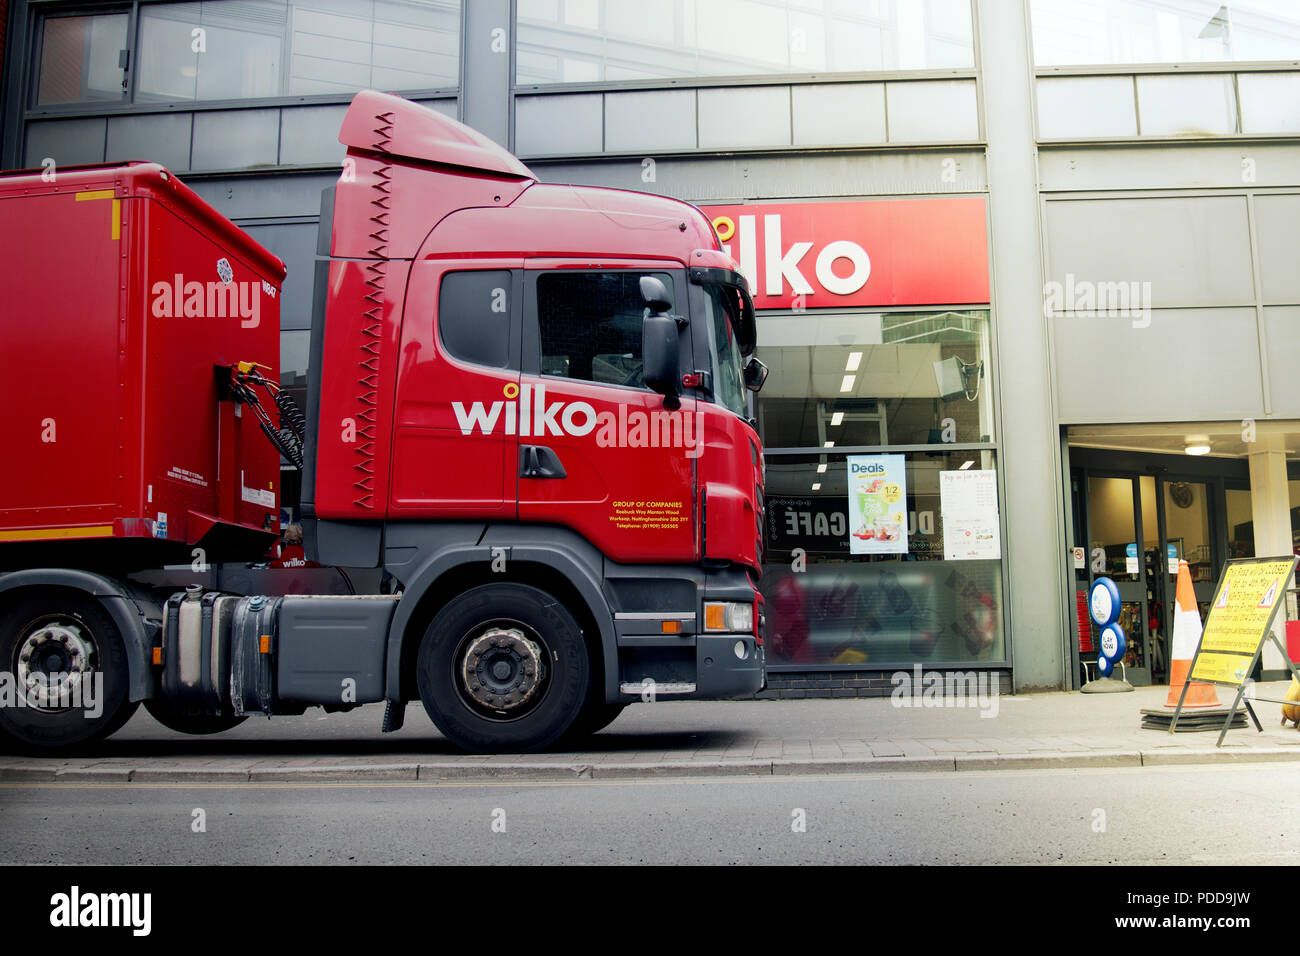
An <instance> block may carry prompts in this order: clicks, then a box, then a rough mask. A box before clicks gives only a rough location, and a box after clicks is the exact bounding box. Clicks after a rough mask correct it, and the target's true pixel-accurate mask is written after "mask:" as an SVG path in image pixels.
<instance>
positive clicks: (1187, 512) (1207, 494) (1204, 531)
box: [1155, 479, 1250, 683]
mask: <svg viewBox="0 0 1300 956" xmlns="http://www.w3.org/2000/svg"><path fill="white" fill-rule="evenodd" d="M1160 488H1161V491H1160V494H1161V508H1160V540H1161V545H1162V547H1161V548H1160V552H1159V554H1160V556H1161V557H1162V558H1163V559H1164V570H1163V572H1162V573H1161V575H1160V577H1161V580H1162V581H1163V588H1162V590H1163V591H1164V597H1162V598H1161V603H1162V605H1163V607H1162V610H1163V613H1157V614H1156V615H1155V617H1156V618H1157V619H1158V620H1160V621H1161V622H1162V624H1163V627H1164V635H1165V637H1166V640H1165V641H1164V646H1165V647H1169V646H1171V643H1170V641H1169V640H1168V639H1167V638H1168V637H1169V636H1170V635H1171V634H1172V628H1173V624H1174V614H1175V613H1176V612H1177V610H1178V608H1177V605H1176V603H1175V597H1176V593H1177V582H1178V561H1179V560H1180V559H1181V560H1185V561H1186V562H1187V566H1188V570H1189V572H1190V574H1191V577H1192V590H1193V591H1194V592H1195V593H1196V604H1197V606H1198V608H1199V610H1200V612H1201V620H1204V619H1205V615H1206V614H1208V613H1209V610H1210V602H1211V601H1212V600H1213V599H1214V586H1215V583H1216V582H1217V581H1218V579H1219V571H1220V569H1221V567H1222V560H1221V556H1220V554H1219V552H1218V549H1217V548H1216V547H1215V544H1214V539H1215V534H1214V528H1215V502H1216V500H1217V491H1218V488H1217V486H1216V485H1215V484H1213V483H1211V482H1206V481H1184V480H1180V479H1167V480H1163V481H1161V482H1160ZM1246 494H1247V496H1249V494H1250V492H1249V491H1247V492H1246ZM1164 680H1168V677H1165V678H1164ZM1162 683H1163V681H1162Z"/></svg>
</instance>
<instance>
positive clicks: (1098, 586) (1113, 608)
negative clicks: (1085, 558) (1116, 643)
mask: <svg viewBox="0 0 1300 956" xmlns="http://www.w3.org/2000/svg"><path fill="white" fill-rule="evenodd" d="M1088 613H1089V614H1090V615H1092V621H1093V623H1094V624H1096V625H1097V626H1098V627H1105V626H1106V625H1107V624H1113V623H1115V620H1116V619H1117V618H1118V617H1119V588H1118V587H1117V586H1116V584H1115V582H1114V581H1112V580H1111V579H1110V578H1098V579H1097V580H1096V581H1094V582H1093V583H1092V590H1091V592H1089V594H1088Z"/></svg>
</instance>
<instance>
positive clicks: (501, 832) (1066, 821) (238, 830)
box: [0, 764, 1300, 865]
mask: <svg viewBox="0 0 1300 956" xmlns="http://www.w3.org/2000/svg"><path fill="white" fill-rule="evenodd" d="M1297 788H1300V767H1294V766H1292V765H1289V764H1283V765H1240V766H1215V767H1206V766H1197V767H1186V768H1183V767H1159V768H1156V767H1147V768H1138V769H1120V770H1105V769H1089V770H1046V771H1005V770H1004V771H995V772H982V771H973V772H969V773H962V774H933V773H891V774H886V775H877V776H865V775H864V776H847V775H833V776H802V777H789V778H774V777H770V776H768V777H718V778H693V779H636V780H630V781H627V782H621V781H620V782H613V781H610V782H601V781H575V782H566V783H558V782H557V783H527V784H520V783H517V782H512V783H498V784H493V783H468V782H465V783H432V782H431V783H410V784H405V783H397V784H363V785H349V784H295V785H284V784H274V785H272V784H266V785H259V784H241V785H236V786H230V785H226V784H217V785H209V786H203V785H189V784H184V785H173V786H150V785H145V784H127V785H101V784H81V785H78V784H53V785H42V786H32V785H28V784H7V785H3V786H2V787H0V861H3V862H6V863H37V864H46V863H57V864H79V865H84V864H136V863H156V864H204V863H214V864H377V863H407V864H412V863H413V864H419V863H439V864H448V863H491V864H510V863H523V862H527V863H544V864H577V863H610V864H641V863H659V864H761V863H800V864H811V863H884V864H951V863H1048V864H1078V863H1088V864H1139V865H1151V864H1156V865H1159V864H1171V863H1178V864H1202V863H1216V864H1283V863H1293V862H1294V860H1295V850H1294V844H1295V839H1296V834H1297V833H1298V832H1300V808H1298V807H1297V805H1296V803H1295V801H1294V800H1292V799H1291V795H1292V794H1294V793H1295V792H1296V791H1297ZM200 820H201V821H202V824H203V828H202V832H196V830H197V824H198V821H200ZM801 820H802V821H803V822H804V824H805V827H804V828H803V829H802V830H800V829H799V827H798V826H797V824H798V823H799V821H801Z"/></svg>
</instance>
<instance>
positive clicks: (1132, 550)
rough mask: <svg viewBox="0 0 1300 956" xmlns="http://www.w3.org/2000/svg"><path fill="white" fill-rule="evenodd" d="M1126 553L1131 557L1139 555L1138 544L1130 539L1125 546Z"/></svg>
mask: <svg viewBox="0 0 1300 956" xmlns="http://www.w3.org/2000/svg"><path fill="white" fill-rule="evenodd" d="M1124 553H1125V554H1126V555H1128V556H1129V557H1130V558H1136V557H1137V556H1138V546H1137V545H1136V544H1134V543H1133V542H1131V541H1130V542H1129V543H1128V544H1126V545H1125V546H1124Z"/></svg>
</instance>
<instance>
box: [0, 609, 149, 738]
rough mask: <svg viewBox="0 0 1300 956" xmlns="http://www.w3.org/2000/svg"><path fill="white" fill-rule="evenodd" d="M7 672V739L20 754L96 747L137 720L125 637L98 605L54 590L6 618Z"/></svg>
mask: <svg viewBox="0 0 1300 956" xmlns="http://www.w3.org/2000/svg"><path fill="white" fill-rule="evenodd" d="M0 670H3V672H4V673H3V674H0V680H4V681H6V682H7V683H8V687H0V737H3V738H4V740H5V742H6V743H8V744H10V745H11V746H14V747H16V749H18V750H20V751H25V752H46V753H48V752H52V751H59V750H67V749H69V748H72V747H78V746H83V745H86V744H90V743H93V742H94V741H96V740H100V739H102V738H104V737H107V736H108V735H109V734H111V733H113V732H114V731H116V730H118V729H119V728H120V727H121V726H122V725H123V724H125V723H126V722H127V721H128V720H130V719H131V715H132V714H133V713H135V709H136V702H135V701H131V700H128V699H127V698H128V695H129V691H130V673H129V665H128V663H127V659H126V648H125V646H124V644H123V641H122V636H121V634H120V633H119V632H118V629H117V626H116V625H115V624H114V623H113V619H112V618H111V617H109V615H108V613H107V612H106V611H105V610H104V609H103V607H101V606H100V605H99V603H98V602H97V601H95V600H94V599H93V598H89V597H85V596H82V595H77V594H74V593H72V592H69V591H63V590H51V591H48V592H43V593H40V594H36V595H33V596H31V597H26V598H23V599H20V600H19V601H17V602H16V603H14V604H12V605H10V606H9V607H7V608H5V609H4V610H3V611H0ZM51 675H63V676H62V677H60V678H59V680H58V681H57V682H56V683H55V684H53V685H51V683H50V677H51ZM78 685H80V686H78ZM92 692H93V699H92V696H91V694H92ZM65 704H66V705H67V706H63V705H65Z"/></svg>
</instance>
